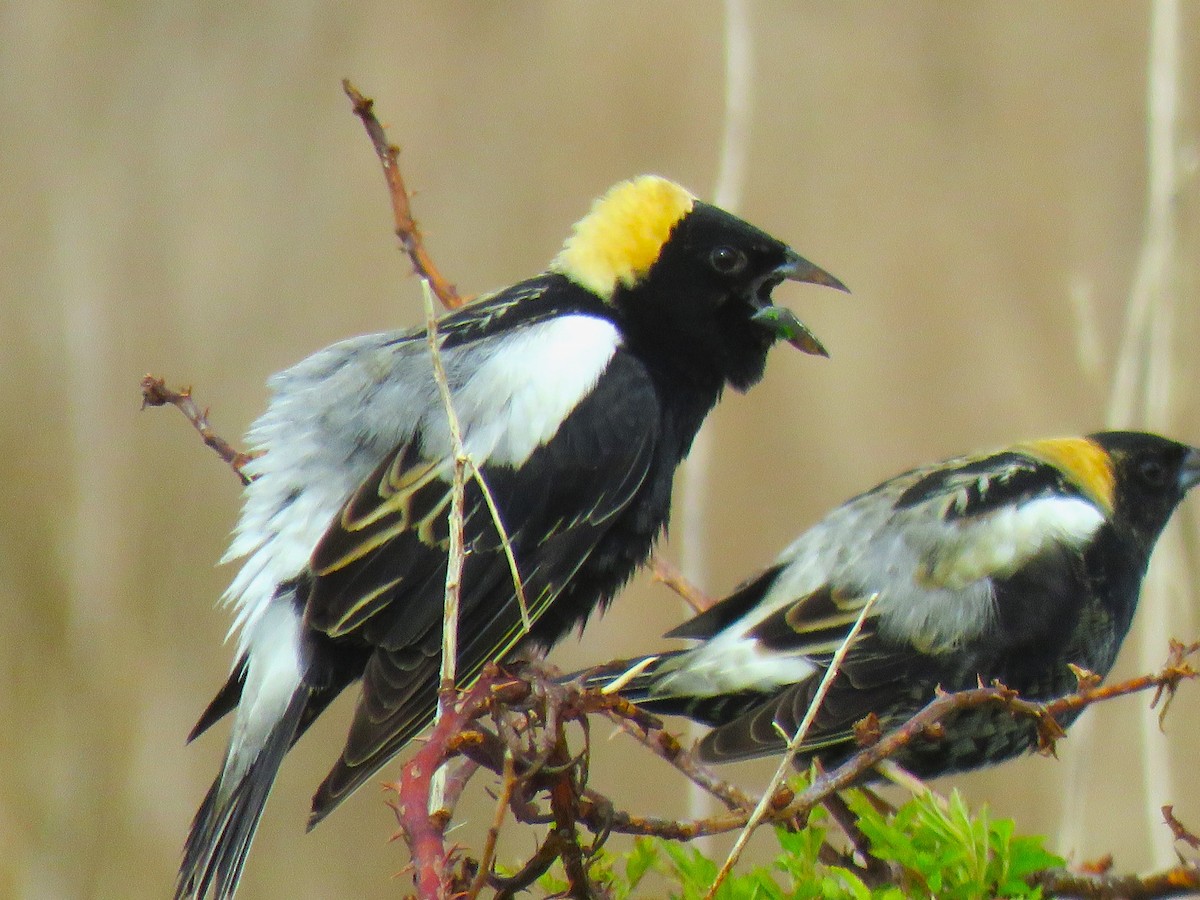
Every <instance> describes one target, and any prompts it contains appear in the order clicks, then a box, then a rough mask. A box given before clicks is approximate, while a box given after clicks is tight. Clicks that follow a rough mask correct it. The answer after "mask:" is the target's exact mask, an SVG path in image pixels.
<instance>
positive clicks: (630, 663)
mask: <svg viewBox="0 0 1200 900" xmlns="http://www.w3.org/2000/svg"><path fill="white" fill-rule="evenodd" d="M1197 482H1200V450H1196V449H1192V448H1190V447H1186V446H1184V445H1182V444H1177V443H1175V442H1174V441H1170V440H1167V439H1165V438H1161V437H1157V436H1155V435H1150V434H1143V433H1138V432H1103V433H1099V434H1094V435H1091V436H1090V437H1086V438H1064V439H1054V440H1042V441H1031V442H1028V443H1024V444H1017V445H1015V446H1013V447H1009V448H1007V449H1004V450H999V451H997V452H994V453H989V454H984V455H978V456H966V457H960V458H957V459H951V460H948V461H945V462H941V463H937V464H935V465H932V466H926V467H925V468H920V469H914V470H913V471H911V472H907V473H905V474H903V475H899V476H897V477H895V478H893V479H891V480H890V481H885V482H884V483H883V484H881V485H879V486H878V487H876V488H875V489H874V490H871V491H869V492H867V493H865V494H862V495H860V496H858V497H856V498H854V499H853V500H850V501H849V502H847V503H846V504H844V505H843V506H840V507H838V508H837V509H836V510H834V511H833V512H832V513H830V514H829V515H828V516H826V517H825V518H824V519H823V520H822V521H820V522H818V523H817V524H816V525H815V526H813V527H812V528H811V529H809V530H808V531H807V532H805V533H804V534H803V535H801V536H800V537H799V538H798V539H797V540H796V541H795V542H794V543H793V544H792V545H791V546H790V547H788V548H787V549H786V550H785V551H784V552H783V553H782V554H781V555H780V556H779V558H778V559H777V560H776V561H775V564H774V565H773V566H771V567H770V568H769V569H767V570H766V571H765V572H763V573H762V574H760V575H758V576H757V577H756V578H754V579H753V580H751V581H748V582H747V583H745V584H744V585H742V586H741V587H740V588H738V589H737V590H736V591H735V592H734V593H733V594H731V595H730V596H728V597H726V598H725V599H723V600H721V601H720V602H719V603H717V604H716V605H714V606H713V607H712V608H711V609H709V610H707V611H706V612H704V613H702V614H700V615H698V616H696V617H695V618H694V619H692V620H691V621H690V622H687V623H685V624H684V625H683V626H681V627H679V628H676V629H675V630H674V631H672V632H670V633H669V635H668V636H669V637H679V638H690V639H693V640H698V641H702V643H701V644H699V646H697V647H694V648H693V649H690V650H682V651H676V652H671V653H665V654H662V655H660V656H657V657H646V658H643V659H640V660H627V661H623V662H621V663H614V664H612V665H611V666H606V667H604V669H602V670H600V672H599V673H598V674H593V675H592V676H591V683H592V685H594V686H596V685H603V684H610V685H611V684H612V683H613V682H614V681H615V680H616V679H618V678H621V677H622V676H623V675H624V678H622V680H627V683H626V685H625V686H624V687H622V688H621V692H622V693H623V694H624V695H625V696H627V697H629V698H630V699H632V700H635V701H637V702H639V703H642V704H643V705H645V706H646V708H648V709H651V710H655V711H658V712H663V713H668V714H679V715H686V716H689V717H691V718H693V719H696V720H697V721H700V722H703V723H705V724H707V725H711V726H713V730H712V731H710V732H709V733H708V734H707V735H706V736H705V737H704V739H703V740H702V741H701V743H700V755H701V757H702V758H703V759H705V760H707V761H710V762H725V761H732V760H739V759H748V758H751V757H755V756H761V755H764V754H770V753H776V752H781V751H782V750H783V749H784V746H785V743H786V741H785V739H784V738H783V737H782V736H781V735H780V732H779V730H778V729H777V728H776V725H778V726H779V727H780V728H782V730H783V731H784V732H786V733H787V734H789V735H790V734H794V733H795V732H796V729H797V728H798V726H799V723H800V721H801V720H802V719H803V718H804V715H805V712H806V711H807V709H808V706H809V704H810V702H811V701H812V699H813V696H814V694H815V692H816V689H817V685H818V683H819V682H820V681H821V677H822V675H823V673H824V672H825V670H826V668H827V667H828V666H829V664H830V662H831V660H832V658H833V655H834V653H835V651H836V650H837V649H838V647H839V646H840V645H841V644H842V642H843V640H844V639H845V637H846V635H847V634H848V633H849V631H850V629H851V627H852V626H853V624H854V623H855V621H857V619H858V617H859V615H860V613H861V611H862V609H863V607H864V606H865V605H866V602H867V599H868V598H869V597H871V596H872V595H878V596H877V599H876V601H875V603H874V605H873V606H872V608H871V610H870V612H869V614H868V616H867V618H866V619H865V621H864V623H863V629H862V631H861V632H860V633H859V635H858V637H857V638H856V640H855V641H854V643H853V644H852V645H851V647H850V649H849V653H848V655H847V656H846V657H845V659H844V661H843V663H842V666H841V668H840V670H839V671H838V673H837V675H836V676H835V677H834V679H833V681H832V683H831V688H830V690H829V693H828V694H827V696H826V698H825V701H824V703H823V704H822V705H821V707H820V709H819V711H818V712H817V714H816V718H815V720H814V722H813V724H812V726H811V728H810V730H809V732H808V736H807V739H806V740H805V742H804V745H803V747H802V748H801V752H800V754H799V755H798V756H797V758H796V761H797V765H799V766H806V765H808V763H809V762H811V761H812V760H814V759H819V760H820V761H821V762H822V763H823V764H824V765H826V766H827V767H831V766H834V765H837V764H838V763H839V762H841V761H842V760H843V759H845V758H846V757H847V756H849V755H850V754H852V753H853V752H854V751H855V750H856V749H857V745H856V741H855V735H854V725H855V723H856V722H858V721H859V720H861V719H863V718H864V717H866V716H867V715H868V714H870V713H874V714H876V715H877V716H878V717H879V719H880V722H881V724H882V726H883V727H884V728H887V727H890V726H894V725H898V724H900V723H902V722H903V721H904V720H906V719H907V718H909V717H910V716H911V715H913V714H914V713H915V712H917V710H919V709H920V708H921V707H922V706H924V705H925V704H926V703H928V702H929V701H930V700H932V699H933V697H934V693H935V691H936V689H937V688H938V687H939V686H940V687H941V688H943V689H944V690H947V691H956V690H963V689H966V688H971V687H975V686H976V685H977V684H978V682H979V681H981V680H982V681H983V682H984V683H989V682H991V681H992V680H993V679H998V680H1000V681H1001V682H1003V683H1004V684H1006V685H1007V686H1009V687H1011V688H1013V689H1015V690H1016V691H1018V692H1020V694H1021V695H1022V696H1023V697H1025V698H1027V699H1031V700H1046V699H1049V698H1052V697H1055V696H1059V695H1062V694H1065V693H1068V692H1070V691H1071V690H1074V688H1075V686H1076V679H1075V676H1074V674H1072V672H1071V670H1070V669H1069V668H1068V664H1071V663H1073V664H1074V665H1076V666H1081V667H1082V668H1084V669H1088V670H1090V671H1092V672H1095V673H1097V674H1099V675H1101V676H1103V675H1106V674H1107V673H1108V671H1109V669H1110V668H1111V667H1112V664H1113V661H1114V659H1115V658H1116V655H1117V650H1118V649H1119V648H1120V645H1121V641H1122V639H1123V638H1124V637H1125V634H1126V633H1127V632H1128V630H1129V625H1130V621H1131V620H1132V618H1133V613H1134V609H1135V608H1136V606H1137V601H1138V594H1139V591H1140V588H1141V582H1142V576H1143V575H1144V574H1145V571H1146V566H1147V563H1148V562H1149V559H1150V553H1151V551H1152V550H1153V548H1154V543H1155V541H1156V540H1157V539H1158V536H1159V534H1160V532H1161V531H1162V529H1163V527H1164V526H1165V525H1166V524H1167V520H1168V519H1169V518H1170V516H1171V513H1172V512H1173V511H1174V509H1175V507H1176V505H1177V504H1178V503H1179V502H1180V500H1182V499H1183V496H1184V494H1186V493H1187V491H1188V490H1189V489H1190V488H1192V487H1193V486H1195V485H1196V483H1197ZM635 667H636V668H635ZM632 673H637V674H632ZM945 724H946V728H945V738H944V739H943V740H939V741H917V742H914V743H912V744H910V745H909V746H908V747H907V748H906V749H905V750H903V751H901V753H900V754H899V755H898V756H897V757H896V760H897V762H899V763H900V764H901V765H902V766H904V767H906V768H908V769H909V770H911V771H913V772H915V773H916V774H917V775H919V776H922V777H934V776H937V775H944V774H947V773H951V772H955V771H961V770H965V769H971V768H975V767H978V766H983V765H988V764H991V763H995V762H1000V761H1002V760H1004V759H1008V758H1009V757H1012V756H1015V755H1017V754H1018V753H1021V752H1022V751H1024V750H1027V749H1030V748H1032V747H1034V746H1036V731H1035V726H1034V725H1033V724H1032V723H1031V722H1030V721H1029V720H1022V719H1017V718H1015V717H1014V716H1013V715H1012V714H1011V713H1009V712H1007V711H1002V710H996V709H990V708H986V709H979V710H974V711H968V712H963V713H961V714H959V715H958V716H957V718H954V719H950V720H948V721H947V722H946V723H945ZM1064 724H1066V723H1064Z"/></svg>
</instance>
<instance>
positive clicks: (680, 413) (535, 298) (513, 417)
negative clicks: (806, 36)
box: [176, 176, 841, 897]
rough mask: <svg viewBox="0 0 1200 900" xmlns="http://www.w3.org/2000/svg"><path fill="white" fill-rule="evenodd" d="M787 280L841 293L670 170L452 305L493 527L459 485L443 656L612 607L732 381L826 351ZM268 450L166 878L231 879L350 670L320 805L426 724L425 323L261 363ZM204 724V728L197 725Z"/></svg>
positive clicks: (458, 381)
mask: <svg viewBox="0 0 1200 900" xmlns="http://www.w3.org/2000/svg"><path fill="white" fill-rule="evenodd" d="M785 279H791V280H797V281H807V282H811V283H817V284H825V285H829V286H833V287H839V288H840V287H841V285H840V283H838V282H837V281H836V280H835V279H833V278H832V277H831V276H829V275H827V274H826V273H825V272H823V271H821V270H820V269H818V268H816V267H815V266H813V265H811V264H810V263H808V262H806V261H805V260H803V259H802V258H801V257H799V256H798V255H796V254H795V253H794V252H793V251H792V250H790V249H789V248H788V247H786V246H785V245H784V244H782V243H781V242H779V241H777V240H775V239H774V238H772V237H770V236H769V235H766V234H765V233H763V232H761V231H759V230H758V229H755V228H753V227H752V226H750V225H748V224H746V223H745V222H742V221H741V220H739V219H737V218H735V217H733V216H731V215H729V214H728V213H725V212H723V211H721V210H719V209H716V208H715V207H711V206H708V205H706V204H703V203H700V202H699V201H696V200H695V199H694V198H693V197H691V195H690V194H687V192H685V191H683V189H681V188H679V187H678V186H677V185H674V184H672V183H670V182H668V181H666V180H664V179H660V178H656V177H650V176H648V177H643V178H639V179H635V180H634V181H631V182H626V183H624V184H622V185H618V186H617V187H616V188H614V189H613V190H612V191H610V192H609V193H608V194H607V195H606V196H605V197H604V198H602V199H601V200H599V201H597V204H596V205H595V206H594V207H593V209H592V211H591V213H590V214H589V215H588V216H587V217H586V218H585V219H583V220H581V222H580V223H579V224H578V225H577V226H576V228H575V232H574V234H573V235H572V237H571V238H570V239H568V241H567V243H566V245H565V246H564V248H563V251H562V252H561V253H560V254H559V256H558V257H557V258H556V259H555V260H554V262H553V263H552V264H551V266H550V269H549V270H548V271H547V272H546V273H544V274H542V275H540V276H537V277H535V278H533V279H530V280H528V281H525V282H522V283H520V284H518V285H515V286H513V287H510V288H507V289H505V290H503V291H500V292H498V293H496V294H493V295H491V296H489V297H485V298H483V299H482V300H480V301H478V302H477V303H475V304H472V305H470V306H468V307H466V308H464V309H462V310H460V311H457V312H454V313H451V314H449V315H448V316H446V317H445V318H443V319H442V320H441V322H440V323H439V325H438V331H439V335H440V337H441V341H442V343H441V353H442V356H443V361H444V364H445V369H446V372H447V380H448V382H449V387H450V391H451V394H452V397H453V401H454V406H455V412H456V414H457V417H458V418H459V419H460V421H461V425H462V430H463V438H464V443H465V446H466V449H467V451H468V453H470V454H471V456H472V459H473V461H474V463H475V465H476V466H477V468H478V470H479V472H480V473H481V475H482V477H483V479H484V481H485V482H486V484H487V485H488V488H489V490H490V493H491V495H492V497H493V498H494V500H495V504H496V506H497V508H498V510H499V513H500V518H501V520H502V522H503V525H504V530H505V531H506V532H507V534H508V535H509V537H510V539H511V546H512V550H513V553H514V555H515V557H516V561H517V566H518V569H519V571H520V574H521V578H522V584H523V588H524V594H525V597H526V598H527V601H528V607H529V608H528V613H529V617H530V619H531V621H532V629H531V630H530V631H529V632H528V633H526V632H525V630H524V628H523V623H522V616H521V611H520V607H519V603H518V600H517V595H516V591H515V590H514V587H513V583H512V576H511V573H510V569H509V565H508V561H507V558H506V556H505V554H504V552H503V545H502V542H501V536H500V533H499V529H498V528H497V527H496V524H495V522H494V521H493V518H492V516H491V514H490V512H489V510H488V508H487V505H486V503H485V499H484V497H483V494H482V491H481V489H480V487H479V486H478V484H477V483H475V482H473V481H472V482H469V483H468V484H467V486H466V498H465V519H466V524H465V541H466V547H467V555H466V560H465V567H464V572H463V578H462V593H461V609H460V621H459V635H458V646H459V651H458V660H457V669H458V673H459V677H460V681H461V682H463V683H469V682H470V681H471V680H472V679H474V678H475V677H476V676H477V674H478V673H479V671H480V670H481V668H482V667H483V665H484V664H485V663H486V662H488V661H489V660H495V659H503V658H506V657H508V656H510V655H512V654H513V653H517V652H523V653H525V652H538V651H540V650H542V649H544V648H546V647H549V646H550V645H552V644H553V643H554V642H555V641H557V640H558V639H559V638H561V637H562V636H563V635H564V634H566V633H567V632H568V631H570V630H571V629H572V628H574V627H577V626H581V625H582V624H583V623H584V622H585V621H586V620H587V618H588V616H589V615H590V614H591V613H592V611H593V610H594V609H596V608H597V607H602V606H604V605H606V604H607V603H608V602H609V601H610V600H611V599H612V597H613V595H614V594H615V593H616V592H617V590H618V589H619V588H620V587H621V585H622V584H624V582H625V581H626V580H627V579H628V578H629V576H630V575H631V574H632V573H633V571H634V570H635V569H636V567H637V566H639V565H640V564H641V563H643V562H644V561H645V559H646V558H647V556H648V554H649V553H650V550H651V547H652V545H653V543H654V541H655V539H656V538H657V537H658V536H659V535H660V534H661V533H662V531H663V530H664V529H665V528H666V525H667V521H668V517H669V512H670V500H671V486H672V481H673V476H674V471H675V468H676V466H677V465H678V464H679V462H680V461H681V460H682V459H683V458H684V457H685V456H686V455H687V452H688V449H689V447H690V445H691V443H692V440H693V438H694V436H695V434H696V431H697V430H698V428H699V427H700V424H701V422H702V421H703V419H704V417H705V416H706V415H707V413H708V412H709V410H710V409H711V408H712V407H713V405H714V404H715V403H716V402H717V401H718V399H719V398H720V396H721V394H722V392H723V390H724V388H725V386H726V385H729V386H732V387H734V388H735V389H737V390H745V389H746V388H748V387H750V386H751V385H752V384H754V383H755V382H756V381H758V380H759V378H760V377H761V376H762V374H763V369H764V365H765V360H766V355H767V351H768V350H769V348H770V347H771V345H772V344H773V343H774V342H775V341H776V340H779V339H785V340H788V341H789V342H791V343H793V344H795V345H796V346H799V347H800V348H801V349H805V350H807V351H809V352H823V351H821V348H820V345H819V344H818V343H817V342H816V339H815V338H813V337H812V336H811V334H809V333H808V331H807V329H805V328H804V326H803V325H801V324H800V323H799V321H798V320H796V319H795V317H794V316H792V315H791V314H790V313H788V312H787V311H786V310H783V309H780V308H778V307H775V306H773V305H772V303H771V297H770V294H771V291H772V289H773V288H774V287H775V286H777V285H778V284H779V283H780V282H781V281H783V280H785ZM272 387H273V389H274V397H273V399H272V402H271V405H270V407H269V408H268V410H267V412H266V413H265V414H264V415H263V417H262V418H261V419H260V420H259V421H258V423H256V425H255V426H254V427H253V428H252V430H251V433H250V440H251V443H252V444H253V445H254V446H255V447H256V448H257V449H259V450H261V451H264V453H263V455H261V456H260V457H258V458H256V459H255V460H254V461H253V463H252V464H251V465H250V467H249V468H248V473H249V474H251V475H252V476H255V479H256V480H255V481H254V482H253V483H252V484H251V485H250V487H249V488H248V490H247V500H246V506H245V509H244V511H243V516H242V520H241V523H240V524H239V529H238V534H237V537H236V538H235V541H234V545H233V547H232V548H231V551H230V556H231V557H236V556H245V557H246V559H247V561H246V563H245V564H244V567H243V569H242V572H241V573H240V574H239V576H238V578H237V579H236V580H235V582H234V585H233V586H232V587H231V589H230V592H229V595H230V598H231V599H232V600H233V601H234V602H235V603H236V604H237V606H238V610H239V618H238V622H237V624H238V625H239V626H240V627H241V644H240V648H239V662H238V664H237V665H236V666H235V668H234V671H233V674H232V675H231V676H230V679H229V681H228V683H227V684H226V686H225V687H224V688H222V690H221V691H220V693H218V695H217V697H216V699H214V701H213V703H212V704H211V705H210V707H209V709H208V710H207V711H206V712H205V714H204V716H203V717H202V718H201V721H200V723H199V724H198V726H197V729H196V732H195V733H194V734H196V733H199V732H200V731H203V730H204V729H205V728H207V727H209V726H211V725H212V724H213V723H214V722H215V721H217V720H218V719H219V718H220V717H221V716H222V715H223V714H224V713H226V712H228V711H230V710H233V709H235V708H236V711H237V712H236V717H235V723H234V729H233V736H232V737H231V741H230V749H229V752H228V754H227V758H226V762H225V766H224V768H223V770H222V773H221V774H220V775H219V776H218V778H217V780H216V782H215V783H214V785H213V788H212V790H211V791H210V793H209V796H208V798H207V799H206V800H205V802H204V805H203V806H202V807H201V809H200V811H199V813H198V814H197V817H196V820H195V822H194V823H193V828H192V832H191V835H190V837H189V839H188V843H187V846H186V848H185V854H184V864H183V867H182V869H181V873H180V879H179V883H178V887H177V891H176V895H177V897H190V896H200V897H203V896H206V895H208V894H211V895H212V896H214V897H228V896H231V895H232V893H233V891H234V890H235V889H236V886H237V880H238V877H239V875H240V871H241V866H242V863H243V862H244V860H245V856H246V853H247V850H248V848H249V844H250V841H251V840H252V838H253V835H254V830H255V827H256V825H257V822H258V819H259V816H260V815H261V812H262V807H263V804H264V803H265V800H266V796H267V792H268V791H269V789H270V785H271V783H272V781H273V780H274V777H275V773H276V771H277V769H278V767H279V764H280V762H281V761H282V758H283V754H284V753H285V752H286V750H287V749H288V747H290V745H291V744H292V743H293V742H294V741H295V740H296V739H297V738H298V737H299V736H300V734H302V733H303V731H304V730H305V729H306V728H307V727H308V725H309V724H310V723H311V722H312V721H313V720H314V719H315V718H316V716H317V715H319V714H320V712H321V711H322V710H323V709H324V708H325V707H326V706H327V705H328V704H329V702H331V700H332V699H333V698H334V697H336V696H337V695H338V694H339V693H340V692H341V691H342V690H343V689H345V688H346V686H347V685H349V684H351V683H352V682H354V681H356V680H359V679H361V680H362V695H361V698H360V700H359V703H358V707H357V710H356V712H355V717H354V721H353V723H352V725H351V727H350V731H349V734H348V737H347V739H346V744H345V748H344V750H343V752H342V755H341V758H340V759H339V760H338V761H337V763H336V764H335V765H334V767H333V769H332V770H331V771H330V773H329V775H328V776H327V777H326V779H325V780H324V782H323V783H322V784H321V785H320V787H319V788H318V790H317V793H316V796H315V797H314V801H313V813H312V819H311V824H315V823H316V822H317V821H319V820H320V819H321V818H322V817H324V816H325V815H327V814H328V813H329V812H330V811H331V810H332V809H333V808H334V807H336V806H337V805H338V803H340V802H341V801H342V800H343V799H345V797H346V796H348V795H349V794H350V793H351V792H352V791H353V790H354V789H355V788H356V787H358V786H359V785H361V784H362V783H363V782H364V781H365V780H366V779H368V778H370V777H371V775H373V774H374V773H375V772H376V771H377V770H378V768H379V767H380V766H381V765H383V764H384V763H385V762H386V761H387V760H388V759H389V758H390V757H391V756H392V755H393V754H395V753H396V752H398V751H399V750H401V749H402V748H403V747H404V746H405V745H406V744H407V743H408V742H409V741H410V740H411V739H412V738H413V737H415V736H416V735H417V734H418V733H419V732H420V731H421V730H422V729H423V728H425V727H426V726H427V725H428V724H429V723H430V722H431V720H432V718H433V714H434V711H435V708H436V694H437V683H438V677H439V659H440V652H441V646H442V635H441V628H442V614H443V594H444V585H445V574H446V550H447V537H448V525H447V519H446V512H447V509H448V505H449V500H450V492H451V471H452V453H451V446H450V443H449V437H448V429H447V417H446V413H445V409H444V406H443V405H442V402H441V399H440V396H439V394H438V392H437V390H436V387H435V384H434V382H433V378H432V374H431V365H430V359H429V356H428V350H427V348H426V346H425V335H424V334H423V333H421V332H406V333H395V334H387V335H369V336H366V337H362V338H355V339H352V340H350V341H346V342H343V343H341V344H337V345H334V346H333V347H330V348H327V349H326V350H324V351H321V352H320V353H318V354H315V355H314V356H313V357H310V358H309V359H308V360H305V361H303V362H301V363H300V364H298V365H297V366H295V367H294V368H293V369H290V370H288V371H286V372H283V373H281V374H280V375H278V376H276V378H275V379H274V380H273V382H272ZM193 736H194V735H193Z"/></svg>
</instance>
